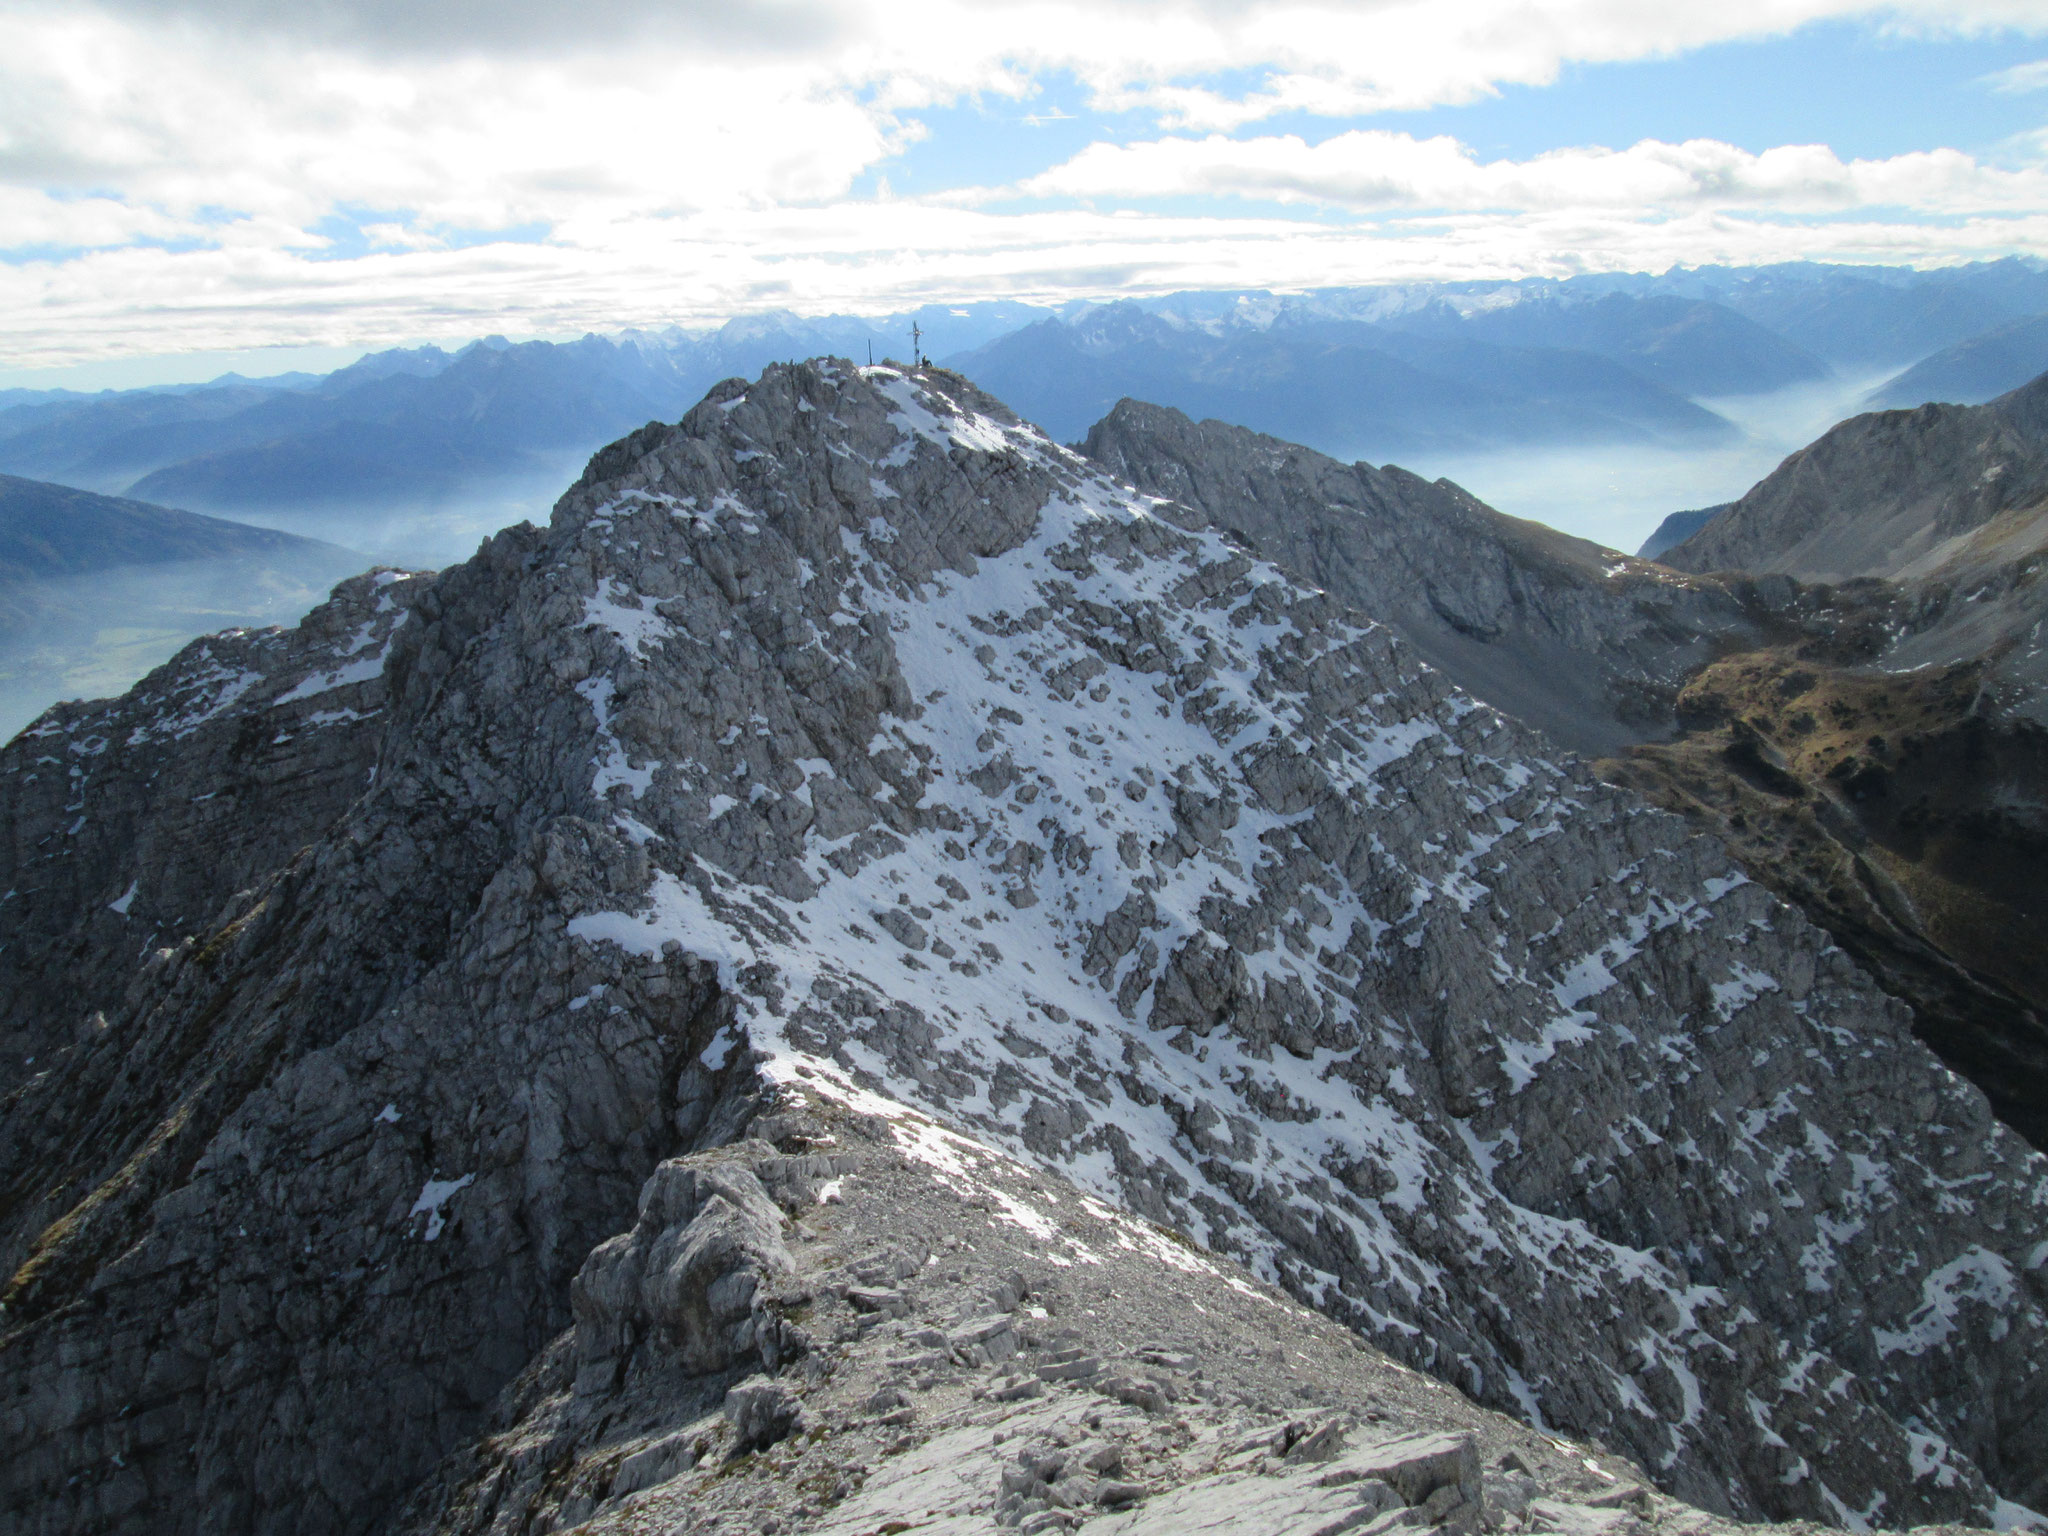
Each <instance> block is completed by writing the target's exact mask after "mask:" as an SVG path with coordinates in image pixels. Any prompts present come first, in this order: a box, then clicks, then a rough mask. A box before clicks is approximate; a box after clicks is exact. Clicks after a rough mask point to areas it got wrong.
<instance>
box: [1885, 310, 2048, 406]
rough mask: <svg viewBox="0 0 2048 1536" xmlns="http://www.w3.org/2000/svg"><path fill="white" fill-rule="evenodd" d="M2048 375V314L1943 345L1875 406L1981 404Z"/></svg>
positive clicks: (1902, 376)
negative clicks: (1941, 402) (1934, 403)
mask: <svg viewBox="0 0 2048 1536" xmlns="http://www.w3.org/2000/svg"><path fill="white" fill-rule="evenodd" d="M2041 373H2048V315H2028V316H2027V317H2026V318H2025V319H2022V320H2014V321H2010V322H2009V323H2007V324H2005V325H2001V326H1996V327H1994V328H1992V329H1991V330H1988V331H1985V332H1984V333H1983V334H1982V335H1978V336H1972V337H1970V338H1969V339H1968V340H1967V341H1959V342H1957V343H1956V344H1955V345H1954V346H1952V347H1943V348H1942V349H1941V350H1940V351H1939V352H1936V353H1934V354H1933V355H1932V356H1930V357H1924V358H1922V359H1921V360H1920V361H1919V362H1917V363H1915V364H1914V365H1913V366H1912V367H1910V368H1908V369H1907V370H1906V371H1905V372H1904V373H1902V374H1900V375H1899V376H1898V377H1897V378H1895V379H1892V380H1890V381H1889V382H1887V383H1886V384H1885V385H1884V386H1883V387H1882V388H1880V389H1877V390H1875V391H1873V392H1872V394H1871V396H1870V403H1871V404H1872V405H1873V406H1879V407H1883V406H1914V405H1924V404H1925V403H1926V402H1928V401H1930V400H1943V401H1948V402H1950V403H1952V404H1956V405H1981V404H1983V403H1984V402H1985V401H1986V400H1992V399H1996V398H1997V397H1998V396H2000V395H2002V394H2004V393H2006V392H2007V391H2008V390H2013V389H2018V388H2019V387H2020V386H2021V385H2022V384H2024V383H2026V382H2027V381H2028V380H2029V379H2031V378H2034V377H2035V376H2036V375H2038V374H2041Z"/></svg>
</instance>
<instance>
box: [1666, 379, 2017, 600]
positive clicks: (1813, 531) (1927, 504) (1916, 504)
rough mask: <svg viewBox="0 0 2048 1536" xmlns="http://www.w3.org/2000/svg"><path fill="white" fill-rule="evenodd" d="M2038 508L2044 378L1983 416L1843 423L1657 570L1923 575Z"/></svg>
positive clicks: (1942, 414)
mask: <svg viewBox="0 0 2048 1536" xmlns="http://www.w3.org/2000/svg"><path fill="white" fill-rule="evenodd" d="M2044 500H2048V375H2043V376H2042V377H2041V378H2038V379H2035V380H2034V381H2033V382H2032V383H2030V384H2024V385H2022V386H2020V388H2018V389H2015V390H2013V391H2012V392H2010V393H2009V394H2005V395H2001V396H1999V398H1998V399H1996V400H1993V401H1991V402H1990V403H1988V404H1985V405H1922V406H1919V407H1918V408H1916V409H1913V410H1903V411H1873V412H1870V413H1869V414H1867V415H1863V416H1856V417H1852V418H1851V419H1850V420H1848V421H1845V422H1843V423H1842V424H1841V425H1839V426H1837V427H1835V428H1833V429H1832V430H1830V431H1829V432H1827V433H1825V434H1824V435H1823V436H1821V437H1820V438H1819V439H1818V440H1817V441H1815V442H1813V443H1811V444H1809V445H1808V446H1807V447H1805V448H1802V449H1800V450H1799V452H1797V453H1795V454H1793V455H1792V456H1791V457H1790V458H1788V459H1787V460H1785V462H1784V463H1783V464H1781V465H1779V466H1778V468H1777V469H1776V470H1774V471H1773V472H1772V473H1771V474H1770V475H1768V476H1767V477H1765V478H1764V479H1763V480H1761V481H1759V482H1758V483H1757V484H1756V485H1755V486H1754V487H1752V488H1751V489H1750V490H1749V491H1748V492H1747V493H1746V494H1745V495H1743V496H1742V497H1741V498H1739V499H1738V500H1736V501H1734V502H1733V503H1731V504H1730V505H1728V506H1727V507H1725V508H1723V509H1721V511H1720V512H1719V513H1718V515H1716V516H1715V517H1714V518H1713V519H1712V520H1711V521H1709V522H1708V523H1707V525H1706V526H1705V527H1704V528H1702V529H1700V530H1699V531H1698V532H1697V533H1695V534H1693V535H1692V536H1691V537H1690V538H1688V539H1686V540H1685V541H1684V542H1683V543H1681V544H1677V545H1675V546H1673V547H1672V548H1670V549H1667V550H1666V551H1665V552H1664V554H1663V555H1662V556H1661V557H1660V558H1661V559H1662V560H1663V561H1664V563H1665V564H1667V565H1670V566H1672V567H1674V568H1675V569H1678V570H1682V571H1734V570H1743V571H1782V572H1784V573H1785V574H1787V575H1791V576H1797V577H1800V578H1802V579H1805V580H1809V581H1831V582H1839V581H1845V580H1849V579H1852V578H1854V577H1858V576H1885V577H1898V576H1913V575H1922V574H1926V573H1927V572H1930V571H1932V570H1934V569H1935V568H1937V567H1938V566H1940V565H1941V564H1942V563H1943V562H1944V561H1945V560H1947V559H1949V558H1951V557H1952V556H1953V555H1954V554H1955V553H1956V551H1957V550H1958V549H1959V548H1960V547H1961V546H1962V545H1963V544H1964V543H1966V542H1967V541H1968V540H1969V539H1970V537H1971V536H1972V535H1973V534H1976V533H1977V532H1978V531H1979V530H1981V529H1983V528H1985V527H1986V525H1988V524H1991V523H1992V522H1993V521H1994V520H1995V519H1997V518H1999V517H2000V516H2001V515H2010V514H2012V513H2015V512H2021V511H2026V510H2028V509H2031V508H2037V507H2038V506H2039V505H2040V503H2041V502H2043V501H2044ZM2036 542H2037V543H2038V540H2036Z"/></svg>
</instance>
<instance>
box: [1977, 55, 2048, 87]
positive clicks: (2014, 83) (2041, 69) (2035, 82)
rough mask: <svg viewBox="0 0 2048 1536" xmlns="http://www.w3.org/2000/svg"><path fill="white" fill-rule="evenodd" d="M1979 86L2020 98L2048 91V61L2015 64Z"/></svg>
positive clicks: (1987, 76)
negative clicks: (1986, 86) (2024, 95)
mask: <svg viewBox="0 0 2048 1536" xmlns="http://www.w3.org/2000/svg"><path fill="white" fill-rule="evenodd" d="M1979 84H1982V85H1988V86H1990V87H1991V89H1992V90H1994V91H1997V92H1999V93H2000V94H2001V95H2005V96H2019V95H2023V94H2025V93H2026V92H2028V91H2048V59H2035V60H2034V61H2033V62H2031V63H2028V64H2015V65H2013V66H2012V68H2010V69H2001V70H1999V71H1997V72H1996V73H1994V74H1989V75H1986V76H1985V77H1984V78H1983V79H1982V80H1981V81H1980V82H1979Z"/></svg>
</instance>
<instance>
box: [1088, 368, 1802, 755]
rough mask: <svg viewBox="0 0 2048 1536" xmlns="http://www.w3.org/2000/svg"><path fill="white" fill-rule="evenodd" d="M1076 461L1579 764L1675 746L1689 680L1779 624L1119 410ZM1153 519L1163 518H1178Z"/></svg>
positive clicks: (1414, 492)
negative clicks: (1184, 517) (1289, 582)
mask: <svg viewBox="0 0 2048 1536" xmlns="http://www.w3.org/2000/svg"><path fill="white" fill-rule="evenodd" d="M1082 449H1083V451H1084V452H1085V453H1086V454H1087V455H1088V457H1089V458H1091V459H1092V460H1094V461H1095V462H1096V463H1097V464H1099V465H1101V466H1102V468H1104V469H1105V470H1107V471H1108V472H1109V473H1111V474H1113V475H1115V476H1117V477H1118V478H1119V479H1121V480H1124V481H1127V482H1128V483H1129V484H1131V485H1134V486H1136V487H1137V488H1138V489H1139V490H1141V491H1145V492H1148V493H1150V494H1152V495H1155V496H1163V497H1167V498H1170V499H1171V500H1172V501H1174V502H1175V503H1177V504H1178V505H1180V506H1181V507H1184V508H1186V509H1187V510H1188V511H1192V512H1194V513H1196V514H1198V515H1199V516H1200V517H1201V519H1202V521H1203V522H1205V523H1206V524H1208V525H1209V526H1212V527H1216V528H1221V529H1225V530H1229V531H1233V532H1237V533H1241V534H1243V535H1244V536H1245V537H1247V538H1249V539H1250V540H1251V542H1252V543H1253V544H1254V545H1255V546H1256V547H1257V548H1258V549H1259V551H1260V552H1261V553H1263V554H1265V555H1266V556H1268V557H1269V558H1271V559H1272V560H1274V561H1275V562H1277V563H1278V564H1280V565H1281V566H1283V567H1285V568H1286V569H1287V570H1289V571H1292V572H1294V573H1295V574H1296V575H1298V576H1300V577H1302V578H1304V579H1306V580H1308V581H1310V582H1312V583H1314V584H1315V585H1316V586H1319V587H1322V588H1324V589H1326V590H1327V591H1329V592H1330V594H1331V595H1332V596H1334V597H1336V598H1338V599H1339V600H1341V601H1343V602H1345V603H1348V604H1350V605H1351V606H1353V607H1355V608H1358V609H1360V610H1362V611H1363V612H1366V613H1369V614H1371V615H1372V616H1373V617H1374V618H1375V619H1378V620H1379V621H1380V622H1381V623H1383V624H1386V625H1388V626H1389V627H1391V628H1392V629H1393V630H1394V631H1395V632H1396V633H1397V634H1398V635H1400V637H1401V638H1402V639H1403V640H1404V641H1406V642H1407V644H1408V645H1410V646H1411V647H1413V648H1414V650H1415V651H1416V653H1417V654H1418V655H1419V656H1420V657H1421V659H1422V660H1424V661H1426V662H1428V663H1429V664H1430V665H1432V666H1435V667H1437V668H1440V669H1441V670H1442V671H1444V672H1445V673H1447V674H1448V675H1450V676H1451V677H1452V678H1454V679H1456V680H1457V682H1458V684H1459V686H1460V687H1462V688H1464V689H1466V690H1467V691H1469V692H1471V693H1473V694H1474V695H1476V696H1478V697H1479V698H1482V699H1484V700H1485V701H1486V702H1487V703H1490V704H1492V705H1494V706H1495V707H1496V708H1499V709H1501V710H1503V711H1505V712H1506V713H1508V714H1510V715H1513V716H1514V717H1515V718H1516V719H1517V720H1520V721H1522V722H1523V723H1525V724H1528V725H1533V726H1536V727H1537V728H1538V729H1540V730H1542V731H1543V732H1544V733H1545V734H1546V735H1548V736H1549V737H1550V738H1551V739H1552V740H1553V741H1555V742H1557V743H1558V744H1559V745H1560V746H1563V747H1566V748H1568V749H1570V750H1572V751H1577V752H1584V753H1586V754H1587V755H1589V756H1594V755H1598V754H1601V753H1607V752H1614V751H1618V750H1620V749H1621V748H1622V747H1624V746H1626V745H1629V744H1631V743H1633V742H1638V741H1643V740H1648V739H1654V738H1658V737H1663V736H1669V735H1670V734H1671V733H1672V732H1673V730H1674V729H1675V728H1676V721H1675V719H1674V717H1673V714H1672V708H1671V706H1672V701H1673V700H1674V699H1675V697H1676V696H1677V692H1678V689H1679V687H1680V685H1681V684H1682V683H1683V682H1684V680H1685V678H1686V677H1687V676H1688V675H1689V674H1690V673H1692V672H1693V671H1695V670H1697V669H1698V668H1699V667H1700V666H1702V665H1704V664H1705V663H1706V662H1707V661H1708V660H1710V659H1711V658H1713V657H1714V656H1716V655H1719V654H1721V653H1723V652H1725V651H1726V650H1728V649H1729V648H1731V647H1747V646H1751V645H1755V644H1757V643H1759V642H1760V640H1761V639H1762V638H1763V636H1765V635H1766V634H1767V633H1769V632H1771V631H1772V630H1773V629H1774V628H1778V627H1782V624H1781V621H1777V620H1776V619H1775V616H1774V614H1773V612H1772V609H1773V607H1774V606H1775V605H1774V604H1773V603H1772V602H1771V601H1770V594H1764V593H1758V592H1756V591H1755V590H1753V588H1752V587H1751V586H1749V585H1748V584H1745V583H1741V582H1730V581H1725V580H1720V579H1715V578H1711V577H1699V576H1683V575H1679V574H1677V573H1675V572H1673V571H1670V570H1667V569H1665V568H1664V567H1662V566H1660V565H1656V564H1654V563H1652V562H1650V561H1647V560H1639V559H1633V558H1630V557H1629V556H1626V555H1622V554H1619V553H1617V552H1616V551H1614V550H1611V549H1603V548H1601V547H1600V546H1599V545H1597V544H1592V543H1589V542H1587V541H1586V540H1584V539H1575V538H1572V537H1571V536H1570V535H1568V534H1563V533H1559V532H1558V531H1557V530H1556V529H1554V528H1546V527H1544V526H1543V525H1542V524H1541V523H1532V522H1525V521H1523V520H1522V519H1520V518H1515V517H1508V516H1505V515H1503V514H1502V513H1499V512H1496V511H1495V510H1494V509H1493V508H1491V507H1489V506H1487V505H1486V504H1485V503H1483V502H1481V501H1479V500H1477V499H1476V498H1474V497H1473V496H1471V495H1469V494H1468V493H1466V492H1465V491H1463V490H1461V489H1459V488H1458V487H1457V486H1455V485H1453V484H1452V483H1451V482H1450V481H1448V480H1438V481H1434V482H1431V481H1427V480H1424V479H1422V478H1421V477H1420V476H1418V475H1413V474H1410V473H1409V472H1408V471H1406V470H1404V469H1401V468H1399V467H1398V466H1395V465H1391V464H1390V465H1388V466H1387V467H1385V468H1384V469H1375V468H1373V467H1372V466H1371V465H1370V464H1341V463H1339V462H1338V461H1336V460H1335V459H1331V458H1328V457H1326V456H1325V455H1323V454H1320V453H1317V452H1315V451H1314V450H1313V449H1309V448H1303V447H1300V446H1298V445H1296V444H1294V443H1287V442H1282V441H1280V440H1279V439H1278V438H1273V437H1267V436H1265V435H1263V434H1261V433H1257V432H1251V431H1247V430H1246V429H1245V428H1243V427H1234V426H1230V425H1229V424H1227V423H1224V422H1220V421H1204V422H1199V423H1197V422H1193V421H1190V420H1189V419H1188V418H1187V417H1186V416H1184V415H1182V414H1181V413H1180V412H1179V411H1176V410H1172V409H1169V408H1166V407H1163V406H1157V405H1147V404H1145V403H1144V402H1143V401H1138V400H1124V401H1120V402H1119V403H1118V404H1117V407H1116V409H1115V410H1113V411H1111V412H1110V413H1109V414H1108V415H1107V416H1105V417H1104V418H1103V419H1102V420H1101V421H1099V422H1097V423H1096V424H1095V426H1094V427H1093V428H1092V429H1091V430H1090V431H1089V434H1088V439H1087V441H1086V442H1085V443H1084V444H1083V445H1082ZM1161 515H1163V516H1166V517H1169V518H1173V517H1175V516H1176V514H1175V513H1173V512H1171V511H1162V514H1161Z"/></svg>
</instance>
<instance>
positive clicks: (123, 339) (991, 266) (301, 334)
mask: <svg viewBox="0 0 2048 1536" xmlns="http://www.w3.org/2000/svg"><path fill="white" fill-rule="evenodd" d="M2041 250H2048V213H2030V214H2025V215H2020V216H2004V217H1995V218H1994V217H1978V218H1965V219H1957V220H1953V221H1948V222H1945V223H1943V224H1941V225H1938V226H1930V225H1927V224H1924V223H1907V222H1898V221H1885V220H1880V219H1876V218H1861V219H1854V218H1837V219H1833V220H1829V221H1826V222H1824V223H1816V224H1813V225H1810V226H1797V225H1792V226H1788V225H1787V224H1785V223H1784V222H1782V221H1779V220H1768V219H1758V218H1754V217H1749V216H1745V215H1742V214H1739V213H1735V212H1731V211H1728V210H1722V209H1711V208H1709V209H1695V210H1692V211H1689V212H1686V213H1683V214H1679V215H1675V216H1670V217H1666V218H1661V219H1645V218H1642V217H1639V216H1637V215H1636V214H1635V213H1634V212H1633V211H1632V210H1628V209H1613V208H1606V209H1602V208H1575V209H1565V210H1551V211H1543V212H1531V213H1517V214H1502V213H1493V212H1467V213H1458V214H1451V215H1437V216H1430V217H1399V218H1389V219H1385V220H1383V221H1381V222H1380V223H1379V224H1378V225H1376V227H1375V229H1374V231H1373V233H1372V235H1371V237H1370V238H1362V237H1361V235H1360V233H1359V231H1358V229H1357V228H1356V227H1355V226H1353V225H1349V224H1332V223H1329V222H1315V221H1307V220H1296V219H1284V218H1272V217H1239V218H1220V217H1210V218H1190V217H1147V216H1140V215H1133V214H1129V213H1090V212H1087V211H1084V210H1057V211H1042V212H1029V213H1022V214H1007V215H998V214H993V213H988V212H984V211H981V210H975V209H944V208H936V207H931V206H928V205H920V204H914V203H905V204H890V205H883V204H868V203H840V204H834V205H830V206H825V207H819V208H809V209H755V210H735V211H729V212H725V213H717V214H706V215H703V216H700V217H698V218H696V219H693V220H689V221H678V220H671V219H643V220H635V221H630V222H624V223H618V224H614V225H610V226H607V227H606V229H605V230H604V231H603V239H602V241H601V242H593V243H590V244H586V245H582V246H568V245H564V244H544V245H511V244H497V245H486V246H477V247H471V248H468V249H461V250H423V251H411V252H396V251H394V252H382V253H378V254H374V255H369V256H364V257H360V258H357V259H355V260H351V261H314V260H308V259H306V257H305V255H304V254H303V253H300V252H295V251H291V250H286V249H282V248H265V247H248V248H237V249H231V250H208V251H196V252H190V253H186V254H176V255H174V254H171V253H167V252H164V251H160V250H150V249H126V250H108V251H99V252H93V253H91V254H89V255H86V256H84V257H81V258H79V259H77V260H75V261H69V262H39V263H31V264H27V265H19V266H0V356H4V357H7V358H8V359H10V361H11V362H12V363H13V365H14V366H16V367H28V366H51V367H54V366H59V365H63V364H69V363H78V362H86V361H92V360H96V359H101V358H108V357H115V356H122V355H132V354H137V353H163V352H173V351H181V350H193V349H226V348H232V347H239V346H254V345H279V346H283V345H313V344H329V343H331V344H340V343H343V342H353V343H355V344H358V345H366V346H371V345H386V344H395V343H397V342H400V341H406V340H411V339H419V338H438V339H442V340H460V339H467V338H470V337H474V336H477V335H480V334H484V333H486V332H489V331H506V332H512V333H518V334H547V335H574V334H579V333H581V332H582V331H584V330H589V329H595V330H608V329H614V328H617V327H619V326H622V325H628V324H647V325H659V324H664V323H668V322H670V321H677V322H684V323H689V322H696V321H707V320H719V319H723V318H724V317H726V316H729V315H732V314H735V313H741V312H745V311H749V310H758V309H762V308H767V307H777V306H782V307H788V308H793V309H798V310H802V311H806V312H814V313H816V312H826V311H848V310H852V311H863V312H868V313H877V312H881V311H884V310H889V309H894V308H899V307H906V306H909V305H912V304H917V303H922V302H925V301H928V300H929V301H938V302H945V301H960V300H969V299H976V298H1015V299H1027V300H1040V301H1046V302H1053V301H1058V300H1062V299H1066V298H1070V297H1072V296H1074V295H1075V294H1077V293H1086V294H1117V293H1156V292H1166V291H1171V290H1174V289H1179V288H1248V287H1257V288H1268V287H1270V288H1278V289H1300V288H1308V287H1316V286H1321V285H1331V284H1347V283H1375V282H1408V281H1425V280H1427V281H1435V280H1446V279H1459V278H1497V277H1510V276H1518V275H1525V274H1540V275H1548V276H1554V277H1563V276H1569V275H1571V274H1573V273H1576V272H1586V271H1608V270H1637V271H1642V270H1648V271H1661V270H1663V269H1665V268H1667V267H1670V266H1673V265H1676V264H1680V263H1713V262H1725V263H1731V264H1745V263H1754V262H1761V261H1778V260H1798V259H1802V258H1807V259H1813V260H1821V261H1848V262H1856V261H1880V262H1899V261H1928V260H1937V261H1939V260H1968V259H1977V258H1983V257H1991V256H2000V255H2006V254H2010V253H2013V252H2015V251H2018V252H2037V251H2041ZM938 344H939V345H943V339H941V341H940V342H939V343H938Z"/></svg>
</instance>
